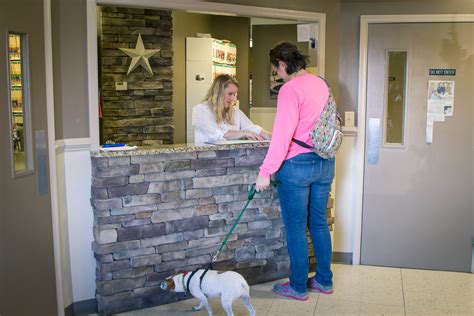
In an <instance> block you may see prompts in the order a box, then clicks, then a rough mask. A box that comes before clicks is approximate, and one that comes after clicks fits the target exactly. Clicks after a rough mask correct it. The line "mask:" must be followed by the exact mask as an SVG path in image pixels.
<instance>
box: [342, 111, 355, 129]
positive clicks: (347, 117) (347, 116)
mask: <svg viewBox="0 0 474 316" xmlns="http://www.w3.org/2000/svg"><path fill="white" fill-rule="evenodd" d="M344 126H345V127H354V111H348V112H344Z"/></svg>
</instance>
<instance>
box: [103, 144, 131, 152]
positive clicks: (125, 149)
mask: <svg viewBox="0 0 474 316" xmlns="http://www.w3.org/2000/svg"><path fill="white" fill-rule="evenodd" d="M135 149H137V146H127V145H124V146H118V147H102V146H101V147H100V151H130V150H135Z"/></svg>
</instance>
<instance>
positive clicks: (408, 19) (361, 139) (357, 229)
mask: <svg viewBox="0 0 474 316" xmlns="http://www.w3.org/2000/svg"><path fill="white" fill-rule="evenodd" d="M428 22H431V23H436V22H440V23H442V22H445V23H446V22H474V14H427V15H418V14H417V15H362V16H361V17H360V40H359V89H358V93H359V95H358V108H357V129H358V133H357V141H356V147H355V153H354V159H355V166H356V168H355V172H354V182H355V184H356V185H355V186H354V187H355V190H356V192H355V206H354V235H353V249H352V263H353V264H357V265H358V264H360V255H361V253H360V251H361V243H362V210H363V194H364V190H363V189H364V167H365V129H366V120H365V116H366V108H367V64H368V60H367V59H368V39H369V38H368V36H369V33H368V31H369V24H375V23H377V24H383V23H428Z"/></svg>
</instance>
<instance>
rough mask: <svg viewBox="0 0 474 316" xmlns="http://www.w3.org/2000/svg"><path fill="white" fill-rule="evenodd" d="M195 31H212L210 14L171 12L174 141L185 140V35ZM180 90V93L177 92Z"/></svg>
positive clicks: (191, 34) (194, 33) (181, 141)
mask: <svg viewBox="0 0 474 316" xmlns="http://www.w3.org/2000/svg"><path fill="white" fill-rule="evenodd" d="M196 32H200V33H212V17H211V16H210V15H203V14H192V13H185V12H179V11H175V12H173V89H174V93H173V107H174V127H175V129H174V142H175V143H176V144H181V143H185V142H186V93H185V91H186V90H185V89H186V87H185V83H186V67H185V62H184V61H185V58H186V56H185V52H186V37H188V36H196ZM178 91H180V93H177V92H178Z"/></svg>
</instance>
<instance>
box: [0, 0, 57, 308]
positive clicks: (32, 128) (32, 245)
mask: <svg viewBox="0 0 474 316" xmlns="http://www.w3.org/2000/svg"><path fill="white" fill-rule="evenodd" d="M43 14H44V13H43V1H36V0H15V1H1V2H0V129H1V131H0V147H1V148H2V150H0V162H1V164H0V176H1V182H0V198H1V206H0V234H1V235H0V314H1V315H2V316H10V315H56V314H57V307H56V306H57V305H56V288H55V274H54V253H53V236H52V220H51V217H52V215H51V201H50V195H49V179H48V174H49V173H48V154H47V153H48V148H47V120H46V117H47V116H46V111H47V110H46V84H45V82H46V78H45V53H44V52H45V46H44V23H43Z"/></svg>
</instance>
